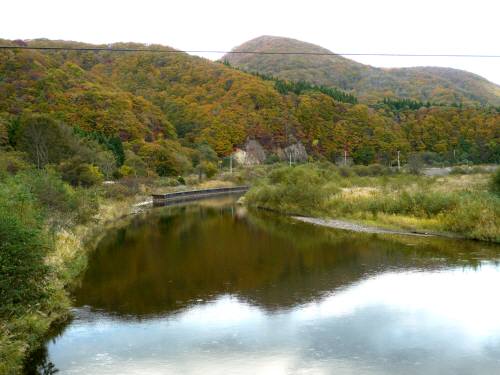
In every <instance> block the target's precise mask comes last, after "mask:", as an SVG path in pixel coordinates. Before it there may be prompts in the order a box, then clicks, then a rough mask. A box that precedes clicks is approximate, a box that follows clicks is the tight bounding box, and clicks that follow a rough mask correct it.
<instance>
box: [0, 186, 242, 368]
mask: <svg viewBox="0 0 500 375" xmlns="http://www.w3.org/2000/svg"><path fill="white" fill-rule="evenodd" d="M38 182H39V181H38V178H37V183H38ZM167 182H168V181H167ZM15 183H16V184H18V185H19V186H22V187H24V186H28V184H27V183H26V181H21V182H19V183H18V182H17V181H16V182H15ZM57 183H59V180H57V179H52V180H50V181H48V183H47V185H44V187H43V188H42V189H41V191H44V192H46V191H47V186H49V185H54V184H57ZM170 185H171V184H170V182H168V185H167V184H165V181H163V180H161V179H158V180H155V181H152V182H151V181H149V183H148V184H145V183H144V182H143V181H119V182H113V183H108V184H105V185H103V186H102V187H101V188H99V189H98V190H97V191H93V192H92V191H91V190H88V191H87V190H85V189H82V190H79V191H77V192H76V194H80V197H79V199H80V201H81V202H79V204H78V206H76V207H75V208H74V209H73V211H74V215H73V216H75V215H77V214H78V215H79V214H80V213H81V212H87V211H88V215H89V217H88V218H85V219H84V220H81V221H80V220H76V219H75V218H74V217H73V216H72V217H71V219H69V218H64V220H63V219H62V218H60V217H59V216H61V212H67V211H68V210H69V208H68V207H66V206H63V205H61V207H58V209H57V210H50V211H49V210H45V207H44V206H46V205H47V204H45V203H44V204H43V206H42V207H43V208H44V210H43V211H44V212H43V214H42V211H41V210H40V206H41V204H40V202H41V201H43V200H44V197H42V196H40V195H37V194H35V196H34V197H30V205H33V212H31V208H30V207H28V206H27V205H26V201H24V203H23V202H21V203H19V202H16V201H15V200H14V201H13V206H12V207H11V208H10V212H12V213H13V214H14V219H16V217H21V219H22V220H21V221H22V224H23V225H28V224H29V225H32V224H33V223H31V221H34V220H35V218H36V220H37V221H39V223H38V224H37V226H39V230H38V231H39V234H40V237H43V238H45V240H44V245H43V249H44V250H43V258H39V259H32V260H30V264H33V267H38V266H37V265H36V263H38V262H42V263H44V267H45V272H44V275H43V276H42V279H41V280H39V282H38V284H39V289H40V297H39V298H38V300H39V301H34V302H29V301H28V302H27V303H25V302H23V304H22V305H21V304H19V303H18V302H15V299H13V302H12V304H11V305H10V306H9V307H5V310H6V313H5V315H4V317H1V319H0V374H1V375H4V374H5V375H7V374H8V375H10V374H20V373H22V369H23V365H24V361H25V359H26V358H27V356H29V355H30V354H31V353H33V352H34V351H35V350H37V349H38V348H39V347H40V345H42V344H43V342H44V340H45V338H46V336H47V334H48V332H49V331H50V329H51V327H53V326H55V325H57V324H59V323H62V322H64V321H66V320H67V319H69V318H70V308H71V305H72V303H71V298H70V292H71V290H72V289H73V287H74V286H75V285H76V283H77V282H78V280H79V278H80V275H82V273H83V271H84V270H85V269H86V266H87V256H88V254H89V253H90V252H91V251H93V250H94V249H95V248H96V246H97V244H98V243H99V241H100V240H101V239H102V238H103V236H104V235H105V234H106V233H107V231H109V230H110V229H112V228H114V227H117V226H122V225H125V224H126V223H127V222H128V220H129V219H130V218H131V217H132V216H133V215H135V214H138V213H141V212H143V211H144V210H145V209H147V208H148V207H149V206H151V205H152V199H151V195H150V194H151V193H152V192H172V191H179V190H184V189H191V188H195V189H201V188H218V187H228V186H233V183H232V182H227V181H217V180H211V181H204V182H202V183H195V184H192V185H189V186H184V185H176V186H170ZM61 186H64V188H63V189H62V190H61V191H63V192H64V193H61V192H58V193H57V194H56V193H54V195H51V196H50V199H51V201H53V200H58V199H60V200H61V201H64V199H65V198H64V197H63V198H61V195H62V194H66V193H68V194H70V195H71V197H72V198H73V197H74V195H75V194H74V193H75V192H73V191H72V189H71V188H69V187H67V186H65V185H61ZM85 194H89V197H87V196H86V195H85ZM90 196H91V197H90ZM0 198H3V197H0ZM5 198H6V199H4V200H2V201H1V202H0V203H2V204H7V202H8V197H7V195H6V197H5ZM18 203H19V204H18ZM21 204H22V205H24V212H23V210H22V209H21ZM52 204H54V203H52ZM59 204H60V203H59ZM61 210H62V211H61ZM45 211H46V212H45ZM56 220H60V221H61V222H60V223H59V222H58V223H57V227H56V226H55V225H54V224H53V223H54V222H56ZM17 237H19V236H17ZM31 246H32V245H30V244H21V247H22V249H21V250H23V251H25V250H26V249H29V250H32V249H31ZM2 262H4V260H3V259H2ZM5 263H10V262H9V261H5ZM2 287H3V285H2ZM6 288H8V289H10V290H12V289H13V287H12V286H7V285H6ZM27 289H28V292H31V289H33V286H32V285H30V286H29V287H28V288H27ZM2 303H4V301H2Z"/></svg>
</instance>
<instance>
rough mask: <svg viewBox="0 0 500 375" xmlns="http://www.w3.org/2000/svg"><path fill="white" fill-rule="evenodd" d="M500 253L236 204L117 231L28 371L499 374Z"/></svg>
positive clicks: (171, 214)
mask: <svg viewBox="0 0 500 375" xmlns="http://www.w3.org/2000/svg"><path fill="white" fill-rule="evenodd" d="M498 259H500V248H499V247H498V246H493V245H487V244H484V243H478V242H470V241H452V240H448V239H446V240H445V239H420V238H412V237H403V236H387V235H386V236H384V235H371V234H356V233H351V232H346V231H340V230H333V229H327V228H320V227H316V226H313V225H311V224H306V223H298V222H294V221H293V220H291V219H288V218H284V217H280V216H277V215H273V214H269V213H265V212H253V211H251V212H248V211H247V210H245V209H244V208H242V207H239V206H237V205H235V200H234V199H233V198H229V197H228V198H220V199H212V200H206V201H201V202H197V203H192V204H189V205H185V206H178V207H163V208H155V209H153V210H151V211H150V212H149V213H147V214H144V215H140V216H137V217H135V218H133V219H132V220H131V222H130V223H128V224H127V225H125V226H124V227H122V228H120V229H116V230H112V231H110V233H109V234H108V236H107V237H106V238H105V239H104V240H103V241H102V242H101V243H100V245H99V246H98V249H97V250H96V251H95V252H94V253H92V255H91V257H90V260H89V266H88V269H87V271H86V273H85V275H84V276H83V277H82V280H81V285H80V287H78V288H77V289H76V290H75V292H74V306H75V308H74V310H73V315H74V319H73V320H72V321H71V322H70V323H68V324H67V325H66V326H64V327H60V329H59V330H58V332H55V333H54V337H52V338H51V339H50V340H48V342H47V344H46V347H45V348H44V350H43V351H41V352H40V353H38V354H37V356H36V358H34V359H33V361H32V363H30V366H29V369H28V370H27V371H28V372H36V373H45V374H48V373H54V372H55V371H56V370H57V371H58V372H57V373H58V374H114V375H117V374H217V375H219V374H336V375H337V374H339V375H343V374H361V375H362V374H370V375H372V374H426V375H429V374H440V375H443V374H495V375H496V374H500V298H499V295H500V263H499V262H497V260H498Z"/></svg>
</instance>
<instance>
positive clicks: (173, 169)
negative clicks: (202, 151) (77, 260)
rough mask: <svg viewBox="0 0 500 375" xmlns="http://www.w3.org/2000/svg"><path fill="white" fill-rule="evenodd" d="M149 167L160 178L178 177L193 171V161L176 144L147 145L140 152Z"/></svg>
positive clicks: (166, 142)
mask: <svg viewBox="0 0 500 375" xmlns="http://www.w3.org/2000/svg"><path fill="white" fill-rule="evenodd" d="M139 156H141V157H142V158H143V160H144V161H145V163H146V165H147V167H148V168H149V169H151V170H153V171H155V172H156V173H157V174H158V176H178V175H181V174H183V173H185V172H186V171H189V170H190V169H191V161H190V160H189V159H188V158H187V156H185V152H183V149H182V148H181V147H180V146H179V145H178V144H177V143H175V142H172V141H162V142H159V143H145V144H143V145H142V147H141V149H140V150H139Z"/></svg>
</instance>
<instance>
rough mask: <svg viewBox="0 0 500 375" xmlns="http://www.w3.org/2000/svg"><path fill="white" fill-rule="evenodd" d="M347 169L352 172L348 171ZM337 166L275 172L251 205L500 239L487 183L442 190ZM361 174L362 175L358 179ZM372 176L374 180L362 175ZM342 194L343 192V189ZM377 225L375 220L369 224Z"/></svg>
mask: <svg viewBox="0 0 500 375" xmlns="http://www.w3.org/2000/svg"><path fill="white" fill-rule="evenodd" d="M343 168H345V170H347V171H349V173H348V174H346V173H343ZM369 169H370V167H365V166H361V167H353V168H347V167H342V168H335V167H333V166H331V165H328V164H324V165H320V164H308V165H303V166H300V167H295V168H290V167H280V168H277V169H271V170H270V171H269V172H268V173H267V176H266V177H264V178H260V180H258V182H257V183H254V184H253V187H252V189H251V190H250V191H249V192H248V193H247V195H246V198H247V202H248V204H249V205H251V206H257V207H262V208H267V209H272V210H276V211H281V212H286V213H292V214H299V215H313V216H330V217H333V218H348V219H354V220H355V221H358V220H362V221H363V220H367V219H368V220H370V219H371V220H372V221H375V223H378V222H380V223H385V221H384V220H387V221H388V222H389V223H390V225H395V226H396V227H401V226H403V225H402V224H401V223H404V222H409V223H411V225H410V228H408V227H406V229H413V227H412V226H413V225H417V226H418V227H417V228H418V229H420V230H422V231H428V230H431V231H439V232H452V233H458V234H460V235H462V236H465V237H467V238H474V239H481V240H486V241H493V242H499V241H500V197H499V196H495V195H494V194H491V193H488V192H487V191H485V190H484V187H481V186H482V185H472V187H468V188H461V189H458V188H457V189H456V190H454V189H446V190H443V189H441V186H440V184H442V182H441V183H439V184H437V182H436V180H434V179H432V178H429V177H424V176H412V175H402V174H396V175H386V174H385V173H386V172H387V173H388V171H384V169H383V167H380V166H375V167H373V171H370V172H368V170H369ZM356 174H357V175H358V176H356ZM368 174H373V175H375V176H374V177H372V176H368V177H362V176H365V175H368ZM341 187H342V188H343V190H340V188H341ZM370 223H373V222H370Z"/></svg>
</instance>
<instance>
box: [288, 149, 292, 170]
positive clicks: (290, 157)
mask: <svg viewBox="0 0 500 375" xmlns="http://www.w3.org/2000/svg"><path fill="white" fill-rule="evenodd" d="M288 157H289V159H290V167H291V166H292V150H290V152H289V153H288Z"/></svg>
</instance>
